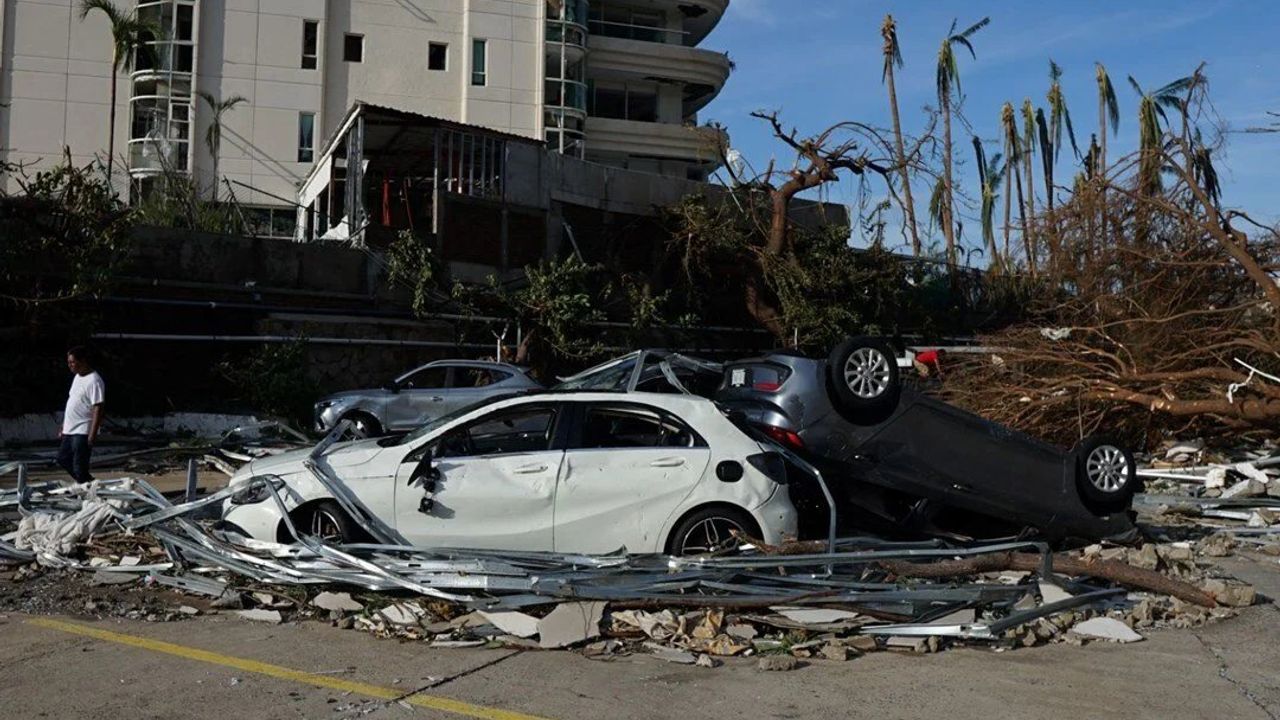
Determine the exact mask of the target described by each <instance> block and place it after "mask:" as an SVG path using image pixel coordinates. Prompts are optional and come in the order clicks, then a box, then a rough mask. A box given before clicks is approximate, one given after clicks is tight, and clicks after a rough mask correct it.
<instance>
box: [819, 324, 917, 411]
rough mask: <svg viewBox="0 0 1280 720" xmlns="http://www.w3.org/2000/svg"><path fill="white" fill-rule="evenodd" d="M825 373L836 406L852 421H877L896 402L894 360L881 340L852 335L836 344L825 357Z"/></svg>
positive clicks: (897, 387)
mask: <svg viewBox="0 0 1280 720" xmlns="http://www.w3.org/2000/svg"><path fill="white" fill-rule="evenodd" d="M827 377H828V380H829V381H830V383H831V389H832V391H833V392H834V393H835V396H836V401H837V403H838V405H839V408H840V409H841V410H843V411H844V412H845V414H846V415H847V416H848V417H849V419H850V420H852V421H853V422H856V423H864V424H874V423H877V422H880V421H882V420H884V419H885V417H886V416H887V415H888V413H890V412H892V411H893V409H894V408H895V407H897V405H898V396H899V394H900V392H901V390H902V380H901V378H900V377H899V375H898V363H897V361H896V360H895V356H894V353H893V350H892V349H891V348H890V347H889V345H888V344H887V343H885V342H884V341H882V340H877V339H876V338H870V337H853V338H849V339H848V340H845V341H844V342H842V343H840V344H839V345H837V346H836V347H835V348H834V349H832V351H831V355H830V356H829V357H828V358H827Z"/></svg>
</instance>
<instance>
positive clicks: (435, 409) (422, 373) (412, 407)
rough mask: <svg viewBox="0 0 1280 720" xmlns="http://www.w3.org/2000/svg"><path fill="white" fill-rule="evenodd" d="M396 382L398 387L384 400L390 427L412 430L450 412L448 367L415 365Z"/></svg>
mask: <svg viewBox="0 0 1280 720" xmlns="http://www.w3.org/2000/svg"><path fill="white" fill-rule="evenodd" d="M396 385H397V386H398V388H399V390H398V391H397V392H396V393H395V395H393V396H391V399H390V400H389V401H387V424H388V429H389V430H411V429H413V428H415V427H418V426H419V425H422V424H423V423H425V422H427V421H429V420H431V419H432V418H436V417H439V416H441V415H443V414H445V413H446V412H449V409H448V407H447V406H448V402H447V400H448V396H449V370H448V368H447V367H444V366H440V365H431V366H427V367H422V368H418V369H417V370H414V371H413V372H411V373H409V374H408V375H405V376H404V377H402V378H400V379H399V380H397V381H396Z"/></svg>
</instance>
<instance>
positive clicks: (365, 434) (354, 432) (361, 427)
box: [350, 420, 372, 440]
mask: <svg viewBox="0 0 1280 720" xmlns="http://www.w3.org/2000/svg"><path fill="white" fill-rule="evenodd" d="M350 433H351V437H353V438H355V439H356V440H364V439H366V438H369V437H371V436H372V433H370V432H369V423H368V422H366V421H364V420H356V421H355V422H353V423H351V430H350Z"/></svg>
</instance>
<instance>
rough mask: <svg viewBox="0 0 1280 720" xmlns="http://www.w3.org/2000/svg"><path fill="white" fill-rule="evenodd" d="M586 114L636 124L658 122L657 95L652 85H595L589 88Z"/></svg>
mask: <svg viewBox="0 0 1280 720" xmlns="http://www.w3.org/2000/svg"><path fill="white" fill-rule="evenodd" d="M589 87H590V89H589V93H590V95H589V99H590V102H589V103H588V105H587V114H589V115H591V116H593V117H602V118H612V119H615V120H635V121H638V122H657V121H658V93H657V88H656V87H654V86H652V85H644V84H639V85H631V84H626V85H623V84H617V85H612V86H611V85H608V84H606V85H597V84H595V83H591V85H590V86H589Z"/></svg>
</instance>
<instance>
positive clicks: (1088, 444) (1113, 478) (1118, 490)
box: [1075, 435, 1138, 512]
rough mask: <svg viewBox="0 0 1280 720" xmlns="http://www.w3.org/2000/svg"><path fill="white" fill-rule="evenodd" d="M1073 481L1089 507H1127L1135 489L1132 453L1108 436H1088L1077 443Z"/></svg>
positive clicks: (1100, 509) (1120, 508) (1136, 484)
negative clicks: (1074, 477) (1074, 478)
mask: <svg viewBox="0 0 1280 720" xmlns="http://www.w3.org/2000/svg"><path fill="white" fill-rule="evenodd" d="M1075 455H1076V484H1077V486H1078V487H1079V488H1080V495H1081V497H1082V498H1083V499H1084V502H1085V505H1087V506H1088V507H1089V508H1090V509H1091V510H1094V511H1099V512H1111V511H1114V510H1122V509H1124V508H1126V507H1128V506H1129V502H1130V501H1131V500H1132V499H1133V495H1134V493H1135V492H1137V489H1138V477H1137V473H1136V469H1135V467H1134V463H1133V453H1131V452H1129V451H1128V450H1127V449H1125V448H1124V446H1123V445H1121V444H1119V443H1117V442H1115V441H1114V440H1112V439H1111V438H1107V437H1104V436H1100V435H1090V436H1089V437H1087V438H1085V439H1084V440H1083V441H1081V443H1080V444H1079V445H1078V446H1076V449H1075Z"/></svg>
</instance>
